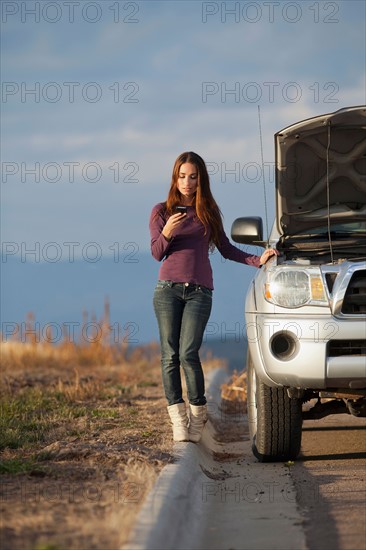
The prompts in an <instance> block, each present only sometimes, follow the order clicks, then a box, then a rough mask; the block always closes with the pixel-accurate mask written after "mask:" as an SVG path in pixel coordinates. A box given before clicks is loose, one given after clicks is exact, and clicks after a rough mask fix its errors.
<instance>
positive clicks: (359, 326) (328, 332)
mask: <svg viewBox="0 0 366 550" xmlns="http://www.w3.org/2000/svg"><path fill="white" fill-rule="evenodd" d="M246 323H247V336H248V345H249V350H250V354H251V357H252V360H253V363H254V367H255V370H256V373H257V376H258V377H259V379H260V380H261V381H262V382H264V383H265V384H267V385H268V386H278V385H280V386H289V387H297V388H304V389H306V388H308V389H323V390H326V389H331V388H347V389H352V388H353V389H356V388H357V389H360V388H366V356H365V355H361V354H359V353H357V350H356V351H355V352H354V353H353V352H348V354H347V355H340V354H337V355H336V356H332V352H330V351H329V350H330V349H331V346H330V345H329V342H331V341H333V340H339V341H349V342H352V341H362V340H363V339H365V335H366V328H365V321H364V320H359V319H358V320H350V319H347V320H344V321H343V320H339V319H335V318H334V317H332V316H331V315H324V316H323V315H317V316H314V315H312V316H311V317H310V316H309V317H306V316H299V315H288V316H286V317H284V316H282V315H277V314H276V315H270V314H265V315H264V314H257V313H248V312H247V314H246ZM283 336H285V337H286V338H289V340H290V341H291V342H292V343H293V346H292V348H291V350H290V352H289V353H288V354H287V355H286V356H283V357H282V358H281V357H278V354H277V353H276V346H275V345H274V344H275V342H277V341H281V340H280V339H281V337H283Z"/></svg>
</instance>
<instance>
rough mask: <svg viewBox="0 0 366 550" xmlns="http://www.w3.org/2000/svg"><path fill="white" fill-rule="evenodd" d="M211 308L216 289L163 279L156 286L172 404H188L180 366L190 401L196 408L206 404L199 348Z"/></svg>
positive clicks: (165, 377)
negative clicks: (181, 369)
mask: <svg viewBox="0 0 366 550" xmlns="http://www.w3.org/2000/svg"><path fill="white" fill-rule="evenodd" d="M211 307H212V290H210V289H209V288H206V287H203V286H200V285H195V284H190V283H172V282H171V281H161V280H160V281H158V283H157V285H156V287H155V292H154V310H155V315H156V318H157V320H158V325H159V333H160V346H161V366H162V376H163V386H164V391H165V396H166V398H167V400H168V404H169V405H174V404H175V403H183V402H184V401H183V398H182V383H181V375H180V366H181V367H182V368H183V372H184V376H185V380H186V384H187V393H188V400H189V402H190V403H191V404H192V405H205V403H206V397H205V381H204V376H203V371H202V366H201V361H200V358H199V349H200V347H201V344H202V339H203V333H204V331H205V328H206V325H207V321H208V319H209V317H210V313H211Z"/></svg>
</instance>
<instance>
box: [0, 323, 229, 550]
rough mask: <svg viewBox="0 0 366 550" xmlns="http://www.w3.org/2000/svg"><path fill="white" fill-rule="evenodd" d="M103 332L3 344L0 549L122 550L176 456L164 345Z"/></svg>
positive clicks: (207, 363) (206, 364) (206, 365)
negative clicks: (134, 343) (164, 382)
mask: <svg viewBox="0 0 366 550" xmlns="http://www.w3.org/2000/svg"><path fill="white" fill-rule="evenodd" d="M31 321H32V322H33V323H34V317H29V318H28V322H29V323H30V322H31ZM107 322H108V319H107V318H105V319H104V320H102V322H101V326H107ZM106 334H107V336H105V337H103V338H101V339H100V340H98V341H96V342H88V343H85V342H73V343H72V342H70V341H68V339H67V338H65V339H64V340H63V341H62V342H61V343H59V344H58V345H52V344H50V343H49V342H36V341H30V342H19V341H11V342H6V343H4V344H3V346H2V364H3V368H2V373H1V379H0V394H1V405H0V473H1V482H2V483H1V491H2V494H1V508H2V510H1V514H2V526H1V527H2V529H1V541H0V542H1V548H2V550H14V549H19V550H20V549H21V550H40V549H49V550H51V549H54V550H63V549H72V550H79V549H80V550H81V549H85V548H88V549H93V548H95V549H100V548H107V549H111V550H112V549H114V548H120V547H121V544H122V543H123V541H124V540H126V537H127V536H128V534H129V531H130V529H131V527H132V525H133V520H134V518H135V516H136V513H137V512H138V510H139V508H140V506H141V504H142V502H143V500H144V498H145V496H146V494H147V492H148V491H149V489H150V488H151V486H152V485H153V483H154V481H155V479H156V477H157V475H158V473H159V472H160V471H161V469H162V468H163V467H164V466H165V465H166V464H167V463H169V462H171V461H173V460H174V457H173V455H172V446H173V445H172V436H171V427H170V424H169V421H168V415H167V413H166V401H165V398H164V396H163V392H162V387H161V378H160V377H161V375H160V350H159V346H158V345H157V344H156V343H152V344H149V345H146V346H140V347H139V348H136V349H129V348H128V347H127V346H126V345H125V344H123V345H122V344H121V345H119V346H116V345H114V344H111V343H110V341H109V338H108V331H107V332H106ZM203 364H204V368H205V369H207V368H212V367H217V366H220V361H219V360H214V359H211V360H210V361H205V360H204V361H203Z"/></svg>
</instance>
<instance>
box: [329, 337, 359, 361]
mask: <svg viewBox="0 0 366 550" xmlns="http://www.w3.org/2000/svg"><path fill="white" fill-rule="evenodd" d="M341 355H366V340H329V342H328V357H339V356H341Z"/></svg>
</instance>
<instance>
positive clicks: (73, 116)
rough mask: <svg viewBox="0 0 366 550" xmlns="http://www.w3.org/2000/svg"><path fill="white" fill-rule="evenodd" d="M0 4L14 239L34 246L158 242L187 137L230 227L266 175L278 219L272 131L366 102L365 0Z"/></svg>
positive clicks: (5, 221)
mask: <svg viewBox="0 0 366 550" xmlns="http://www.w3.org/2000/svg"><path fill="white" fill-rule="evenodd" d="M1 8H2V119H3V126H2V146H1V149H2V150H1V153H2V155H1V156H2V184H1V218H2V221H1V230H2V247H3V248H2V251H3V253H4V252H5V253H6V254H8V255H17V254H18V255H19V254H21V253H24V254H25V258H26V259H29V261H32V260H34V259H37V261H48V260H50V261H51V259H55V258H56V259H57V260H60V261H63V260H66V261H68V260H69V259H70V257H75V258H77V257H79V258H84V257H86V258H87V257H88V255H89V256H90V257H93V255H95V257H97V256H98V257H106V256H111V255H113V254H115V253H116V250H118V253H119V252H121V253H125V254H126V251H127V252H129V251H130V250H131V248H128V247H129V246H130V243H133V247H134V250H135V251H136V254H138V253H139V252H140V251H141V252H143V251H148V250H149V232H148V219H149V215H150V212H151V209H152V207H153V205H154V204H156V203H157V202H160V201H163V200H165V198H166V196H167V192H168V188H169V185H170V178H171V172H172V166H173V164H174V161H175V159H176V157H177V156H178V155H179V154H180V153H181V152H183V151H186V150H191V151H195V152H197V153H198V154H200V155H201V156H202V157H203V158H204V159H205V161H206V163H207V165H208V168H209V173H210V176H211V185H212V191H213V194H214V196H215V198H216V200H217V202H218V204H219V206H220V207H221V210H222V212H223V215H224V224H225V229H226V231H227V232H228V233H229V232H230V227H231V224H232V222H233V220H234V219H235V218H236V217H238V216H245V215H254V214H255V215H260V216H264V215H265V206H264V204H265V201H264V187H265V189H266V193H267V203H268V220H269V224H270V225H271V223H272V220H273V216H274V171H273V167H274V140H273V135H274V133H275V132H276V131H278V130H280V129H282V128H284V127H286V126H287V125H289V124H291V123H293V122H296V121H298V120H302V119H305V118H308V117H311V116H316V115H318V114H324V113H327V112H333V111H336V110H338V109H340V108H342V107H347V106H351V105H360V104H364V103H366V101H365V34H366V33H365V2H364V1H362V0H357V1H352V0H347V1H338V2H322V1H315V2H314V1H311V2H308V1H304V0H303V1H298V2H282V1H276V2H199V1H195V0H191V1H190V0H178V1H168V0H167V1H147V0H146V1H138V2H130V1H128V2H122V1H112V0H111V1H109V0H105V1H97V2H89V1H77V2H75V1H57V2H55V1H54V2H51V1H40V2H33V1H29V0H28V1H25V2H24V1H23V2H16V1H3V2H2V6H1ZM260 128H261V136H262V151H261V137H260V131H259V129H260ZM262 152H263V161H264V170H262ZM50 243H56V244H53V245H50ZM65 243H69V244H65ZM70 243H71V244H70ZM90 243H94V244H90ZM124 247H125V248H124ZM28 250H29V251H32V250H35V252H34V254H33V256H32V254H31V253H29V254H27V251H28Z"/></svg>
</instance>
